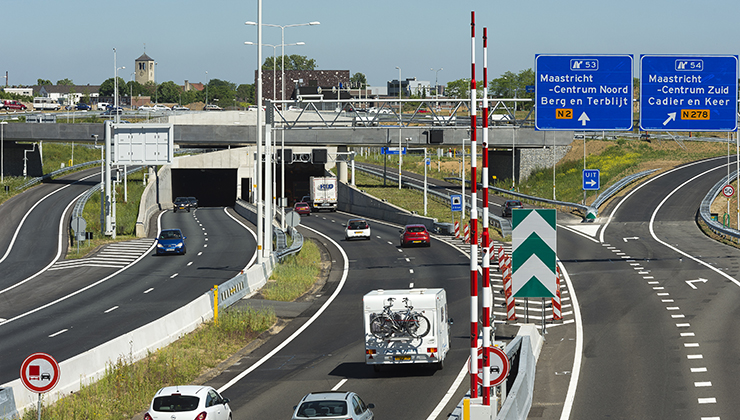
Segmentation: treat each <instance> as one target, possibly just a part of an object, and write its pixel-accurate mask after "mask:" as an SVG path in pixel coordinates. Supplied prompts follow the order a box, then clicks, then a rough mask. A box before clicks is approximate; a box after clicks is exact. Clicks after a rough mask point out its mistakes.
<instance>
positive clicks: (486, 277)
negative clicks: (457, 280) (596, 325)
mask: <svg viewBox="0 0 740 420" xmlns="http://www.w3.org/2000/svg"><path fill="white" fill-rule="evenodd" d="M515 104H516V102H515ZM481 117H482V118H483V172H482V173H481V176H482V178H483V179H482V181H483V233H482V234H481V247H482V251H483V259H482V265H483V273H482V274H483V405H488V406H490V405H491V359H490V350H491V341H492V339H493V337H492V335H493V334H492V333H491V303H492V298H491V248H490V243H489V239H490V238H489V236H488V217H489V216H488V28H485V27H484V28H483V110H482V115H481Z"/></svg>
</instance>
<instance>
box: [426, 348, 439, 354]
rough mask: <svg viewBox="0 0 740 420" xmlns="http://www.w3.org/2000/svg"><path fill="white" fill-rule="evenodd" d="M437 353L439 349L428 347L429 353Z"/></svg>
mask: <svg viewBox="0 0 740 420" xmlns="http://www.w3.org/2000/svg"><path fill="white" fill-rule="evenodd" d="M436 352H437V348H436V347H428V348H427V353H436Z"/></svg>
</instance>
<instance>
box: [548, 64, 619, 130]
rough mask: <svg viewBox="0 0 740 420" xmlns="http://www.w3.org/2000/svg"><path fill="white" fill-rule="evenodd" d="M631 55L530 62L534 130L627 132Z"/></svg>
mask: <svg viewBox="0 0 740 420" xmlns="http://www.w3.org/2000/svg"><path fill="white" fill-rule="evenodd" d="M632 61H633V59H632V55H630V54H626V55H581V56H568V55H546V54H538V55H536V56H535V78H536V80H535V83H536V84H535V86H536V90H535V100H536V105H535V129H536V130H576V131H602V130H632V75H633V72H632V67H633V66H632Z"/></svg>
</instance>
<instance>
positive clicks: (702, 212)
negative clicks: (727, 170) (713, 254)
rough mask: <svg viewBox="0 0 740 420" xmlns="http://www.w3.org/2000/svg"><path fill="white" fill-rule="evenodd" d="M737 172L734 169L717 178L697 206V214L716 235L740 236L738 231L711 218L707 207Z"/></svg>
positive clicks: (735, 176)
mask: <svg viewBox="0 0 740 420" xmlns="http://www.w3.org/2000/svg"><path fill="white" fill-rule="evenodd" d="M737 174H738V173H737V171H735V172H733V173H731V174H730V176H726V177H724V178H722V179H721V180H719V181H718V182H717V183H716V184H714V186H713V187H712V189H711V190H709V192H708V193H707V195H706V196H704V199H703V200H702V201H701V205H700V206H699V216H700V217H701V219H702V220H703V221H704V223H706V224H707V226H709V229H711V230H712V232H714V233H716V234H718V235H722V236H730V237H733V238H740V231H738V230H736V229H733V228H730V227H725V226H724V225H722V223H719V222H718V221H715V220H712V216H711V212H710V210H709V209H710V206H711V205H712V202H714V200H715V199H717V196H719V195H720V194H721V193H722V188H724V186H725V185H728V184H729V183H730V182H731V181H732V180H734V179H736V178H737ZM736 193H737V192H736Z"/></svg>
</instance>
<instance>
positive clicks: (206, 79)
mask: <svg viewBox="0 0 740 420" xmlns="http://www.w3.org/2000/svg"><path fill="white" fill-rule="evenodd" d="M207 105H208V71H207V70H206V105H205V106H207Z"/></svg>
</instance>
